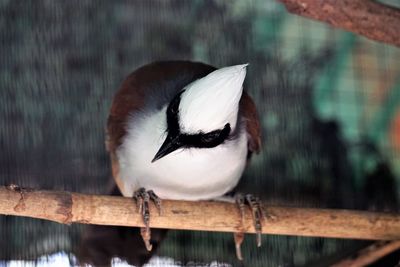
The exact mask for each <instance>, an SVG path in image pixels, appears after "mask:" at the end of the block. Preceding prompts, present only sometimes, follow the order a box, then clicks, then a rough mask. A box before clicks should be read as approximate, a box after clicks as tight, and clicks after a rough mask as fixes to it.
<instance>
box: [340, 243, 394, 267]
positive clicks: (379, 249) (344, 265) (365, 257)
mask: <svg viewBox="0 0 400 267" xmlns="http://www.w3.org/2000/svg"><path fill="white" fill-rule="evenodd" d="M398 249H400V240H396V241H380V242H376V243H374V244H372V245H370V246H368V247H366V248H364V249H362V250H360V251H359V252H358V253H357V255H353V256H352V257H351V258H347V259H344V260H341V261H340V262H338V263H336V264H333V265H332V267H362V266H367V265H370V264H372V263H374V262H376V261H378V260H379V259H381V258H383V257H385V256H387V255H389V254H390V253H392V252H394V251H396V250H398Z"/></svg>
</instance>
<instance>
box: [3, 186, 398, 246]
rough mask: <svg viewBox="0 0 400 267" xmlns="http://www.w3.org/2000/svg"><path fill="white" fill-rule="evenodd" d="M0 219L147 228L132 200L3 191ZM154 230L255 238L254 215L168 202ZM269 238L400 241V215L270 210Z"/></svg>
mask: <svg viewBox="0 0 400 267" xmlns="http://www.w3.org/2000/svg"><path fill="white" fill-rule="evenodd" d="M0 200H1V201H0V214H4V215H14V216H26V217H33V218H39V219H45V220H51V221H55V222H59V223H66V224H70V223H84V224H99V225H120V226H143V222H142V218H141V216H140V214H139V213H138V212H137V211H136V205H135V204H134V203H133V200H132V199H129V198H123V197H115V196H99V195H83V194H76V193H70V192H55V191H36V190H31V189H22V188H20V187H18V186H8V187H4V186H3V187H0ZM150 207H151V209H150V212H151V222H150V226H151V227H153V228H165V229H182V230H200V231H219V232H238V231H240V230H241V229H243V230H244V232H246V233H254V227H253V223H252V220H251V214H250V211H249V210H247V213H246V215H247V216H246V220H245V221H244V226H243V228H242V225H241V219H240V216H239V212H238V210H237V207H236V206H235V205H234V204H232V203H225V202H206V201H199V202H189V201H172V200H168V201H167V200H166V201H163V215H162V216H159V215H158V214H157V211H156V208H155V207H154V206H153V205H150ZM263 233H264V234H279V235H298V236H320V237H335V238H352V239H374V240H396V239H400V215H399V214H388V213H374V212H365V211H350V210H328V209H309V208H292V207H269V206H266V207H265V209H264V221H263Z"/></svg>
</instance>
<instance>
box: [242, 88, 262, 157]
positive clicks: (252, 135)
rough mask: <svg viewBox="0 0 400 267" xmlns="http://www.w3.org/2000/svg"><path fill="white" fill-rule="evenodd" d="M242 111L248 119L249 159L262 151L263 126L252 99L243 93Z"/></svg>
mask: <svg viewBox="0 0 400 267" xmlns="http://www.w3.org/2000/svg"><path fill="white" fill-rule="evenodd" d="M240 110H241V113H242V114H243V116H244V117H245V119H246V130H247V133H248V135H249V143H248V148H249V157H250V156H251V154H252V153H254V152H255V153H258V152H260V150H261V126H260V120H259V118H258V113H257V109H256V105H255V104H254V102H253V100H252V99H251V97H250V96H249V95H248V94H247V93H246V92H243V95H242V98H241V99H240Z"/></svg>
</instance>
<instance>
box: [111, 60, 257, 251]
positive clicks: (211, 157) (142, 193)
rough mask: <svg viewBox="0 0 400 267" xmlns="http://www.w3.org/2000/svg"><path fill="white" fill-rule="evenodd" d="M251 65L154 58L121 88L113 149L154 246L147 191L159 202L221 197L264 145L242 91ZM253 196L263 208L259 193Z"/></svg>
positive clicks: (120, 180) (119, 178) (121, 183)
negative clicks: (209, 63) (138, 205)
mask: <svg viewBox="0 0 400 267" xmlns="http://www.w3.org/2000/svg"><path fill="white" fill-rule="evenodd" d="M246 67H247V64H244V65H237V66H231V67H225V68H221V69H215V68H214V67H212V66H209V65H206V64H202V63H194V62H187V61H170V62H156V63H152V64H149V65H146V66H144V67H141V68H139V69H137V70H136V71H134V72H133V73H132V74H131V75H129V76H128V78H127V79H126V80H125V81H124V82H123V84H122V87H121V89H120V90H119V91H118V92H117V93H116V95H115V97H114V100H113V103H112V107H111V111H110V115H109V118H108V122H107V149H108V151H109V153H110V156H111V163H112V172H113V177H114V179H115V181H116V184H117V185H118V188H119V190H120V191H121V193H122V194H123V195H124V196H125V197H134V198H135V199H136V200H137V201H138V203H139V204H140V206H141V211H142V215H143V219H144V222H145V224H146V225H147V227H145V228H143V229H142V230H141V234H142V237H143V240H144V242H145V246H146V248H147V249H148V250H151V247H152V245H151V242H150V229H149V227H148V222H149V216H150V215H149V211H148V205H149V203H148V201H149V199H152V200H153V201H155V203H156V204H157V205H158V206H159V208H161V207H160V205H161V200H160V199H175V200H191V201H196V200H212V199H218V198H219V197H222V196H224V195H225V194H227V193H229V192H230V191H232V190H233V189H234V188H235V186H236V185H237V183H238V181H239V179H240V178H241V176H242V173H243V171H244V169H245V166H246V163H247V161H248V160H249V159H250V156H251V154H252V153H253V152H258V151H259V150H260V147H261V134H260V132H261V130H260V124H259V120H258V115H257V111H256V108H255V105H254V103H253V101H252V99H251V98H250V97H249V95H248V94H247V93H246V92H244V91H243V82H244V79H245V75H246ZM238 199H239V202H240V204H241V205H240V206H241V207H242V208H243V198H238ZM240 199H241V200H240ZM247 201H248V202H249V204H251V205H253V212H257V203H254V199H253V198H252V197H251V196H248V199H247ZM257 223H258V228H260V224H259V222H257ZM257 223H256V225H257ZM257 230H258V231H260V229H257ZM239 239H240V238H239ZM235 241H237V240H236V238H235ZM237 242H238V243H240V242H241V241H237ZM239 252H240V251H239Z"/></svg>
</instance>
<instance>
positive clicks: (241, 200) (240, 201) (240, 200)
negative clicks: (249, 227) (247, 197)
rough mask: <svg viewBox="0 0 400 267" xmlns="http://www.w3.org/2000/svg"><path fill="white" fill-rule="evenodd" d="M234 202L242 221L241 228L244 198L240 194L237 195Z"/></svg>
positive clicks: (243, 214) (243, 215)
mask: <svg viewBox="0 0 400 267" xmlns="http://www.w3.org/2000/svg"><path fill="white" fill-rule="evenodd" d="M235 201H236V205H237V206H238V208H239V211H240V216H241V219H242V227H243V226H244V217H245V213H244V208H245V201H244V196H243V195H242V194H237V195H236V197H235Z"/></svg>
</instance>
